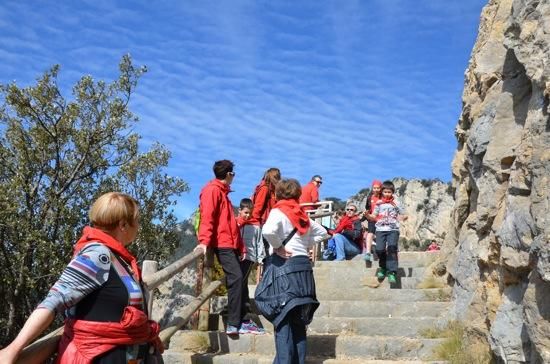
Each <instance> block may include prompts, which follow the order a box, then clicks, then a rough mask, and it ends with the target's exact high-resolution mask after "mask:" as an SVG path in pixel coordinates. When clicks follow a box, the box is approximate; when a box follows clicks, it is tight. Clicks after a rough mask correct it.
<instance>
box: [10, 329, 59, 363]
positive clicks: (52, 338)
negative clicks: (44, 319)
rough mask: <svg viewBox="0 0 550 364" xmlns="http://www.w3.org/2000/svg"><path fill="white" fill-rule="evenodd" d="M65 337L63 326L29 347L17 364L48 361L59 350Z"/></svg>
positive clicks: (20, 356) (24, 350) (22, 353)
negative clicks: (62, 338) (60, 342)
mask: <svg viewBox="0 0 550 364" xmlns="http://www.w3.org/2000/svg"><path fill="white" fill-rule="evenodd" d="M62 335H63V326H61V327H58V328H57V329H55V330H54V331H52V332H50V333H49V334H48V335H46V336H44V337H41V338H40V339H38V340H36V341H35V342H33V343H32V344H30V345H29V346H27V347H26V348H25V349H23V351H22V352H21V354H20V355H19V357H18V358H17V361H16V362H15V363H16V364H37V363H43V362H45V361H46V360H48V359H49V358H50V357H51V356H52V355H53V354H54V353H55V352H56V350H57V345H58V344H59V340H61V336H62Z"/></svg>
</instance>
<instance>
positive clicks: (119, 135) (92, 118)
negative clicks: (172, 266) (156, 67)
mask: <svg viewBox="0 0 550 364" xmlns="http://www.w3.org/2000/svg"><path fill="white" fill-rule="evenodd" d="M119 70H120V75H119V77H118V79H117V80H115V81H114V82H112V83H105V82H103V81H98V82H96V81H94V80H93V79H92V77H91V76H84V77H82V78H81V79H80V80H79V81H78V82H77V83H76V85H75V86H74V87H73V89H72V99H71V100H68V99H66V98H65V97H63V96H62V95H61V92H60V90H59V88H58V86H57V76H58V72H59V67H58V66H54V67H52V68H51V69H50V70H49V71H47V72H46V73H45V74H44V75H43V76H42V77H41V78H39V79H38V80H37V83H36V85H34V86H29V87H26V88H20V87H19V86H17V85H16V84H15V83H12V84H8V85H1V86H0V93H1V94H2V96H3V103H2V105H1V106H0V241H1V242H2V243H1V251H0V270H1V272H0V277H1V278H0V279H1V284H0V295H2V297H4V304H3V305H1V306H0V317H2V319H1V320H2V321H1V322H0V324H2V327H4V328H5V330H4V331H3V332H2V335H1V336H0V343H4V342H6V341H7V340H9V339H11V338H12V337H13V334H14V333H16V332H17V331H18V330H19V329H20V327H21V325H22V324H23V322H24V320H25V319H26V317H27V316H28V315H29V313H30V312H31V311H32V310H33V309H34V307H35V306H36V304H37V303H38V302H39V301H41V300H42V299H43V297H44V296H45V294H46V292H47V291H48V289H49V287H50V286H51V285H52V284H53V283H54V282H55V280H56V278H57V277H58V275H59V274H60V272H61V271H62V269H63V268H64V267H65V265H66V264H67V262H68V261H69V259H70V257H71V250H72V244H73V243H74V242H75V240H76V239H77V238H78V236H79V234H80V231H81V229H82V227H83V226H85V225H86V224H87V212H88V209H89V208H90V205H91V203H92V202H93V200H94V199H95V198H96V197H98V196H99V195H100V194H102V193H104V192H106V191H112V190H118V191H121V192H126V193H128V194H130V195H132V196H134V197H135V198H136V199H137V200H138V201H139V202H140V212H141V228H140V233H139V236H138V238H137V240H136V241H135V242H134V244H133V245H132V246H131V250H133V252H134V253H135V254H136V256H137V257H138V258H139V259H143V258H145V257H147V258H148V259H155V260H160V259H162V258H164V257H166V256H168V255H169V254H170V253H171V252H172V251H173V249H174V247H175V246H176V244H177V243H178V241H179V239H180V236H179V233H178V231H177V229H176V218H175V216H174V215H173V214H172V212H171V207H172V206H173V205H174V204H175V201H174V197H175V196H177V195H180V194H181V193H183V192H185V191H186V190H187V189H188V187H187V184H186V183H185V182H183V181H182V180H181V179H179V178H174V177H170V176H168V175H167V174H166V173H165V172H164V168H165V167H166V166H167V165H168V160H169V159H170V153H169V152H168V151H167V150H166V149H165V148H164V147H163V146H162V145H159V144H154V145H153V146H152V148H151V150H149V151H146V152H143V153H141V152H140V151H139V148H138V141H139V136H138V135H137V134H135V133H133V132H132V126H133V125H134V124H135V123H136V122H137V117H136V116H135V115H134V114H132V112H131V111H130V110H129V108H128V102H129V100H130V96H131V94H132V93H133V92H134V89H135V87H136V85H137V82H138V79H139V78H140V77H141V76H142V74H143V73H144V72H145V71H146V69H145V68H136V67H134V65H133V64H132V61H131V59H130V57H129V56H125V57H123V58H122V60H121V62H120V65H119Z"/></svg>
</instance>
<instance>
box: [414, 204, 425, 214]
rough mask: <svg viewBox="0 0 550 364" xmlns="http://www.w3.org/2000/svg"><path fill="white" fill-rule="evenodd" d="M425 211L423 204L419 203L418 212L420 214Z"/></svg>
mask: <svg viewBox="0 0 550 364" xmlns="http://www.w3.org/2000/svg"><path fill="white" fill-rule="evenodd" d="M423 209H424V204H422V203H419V204H418V205H416V212H420V211H422V210H423Z"/></svg>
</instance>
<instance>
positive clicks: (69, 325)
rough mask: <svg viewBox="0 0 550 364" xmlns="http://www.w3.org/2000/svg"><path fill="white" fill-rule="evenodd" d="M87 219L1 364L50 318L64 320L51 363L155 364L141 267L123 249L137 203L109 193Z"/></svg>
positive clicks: (131, 236)
mask: <svg viewBox="0 0 550 364" xmlns="http://www.w3.org/2000/svg"><path fill="white" fill-rule="evenodd" d="M89 217H90V222H91V225H92V226H87V227H85V228H84V230H83V233H82V236H81V237H80V239H79V240H78V242H77V243H76V245H75V247H74V255H73V258H72V260H71V261H70V263H69V264H68V265H67V267H66V268H65V270H64V271H63V272H62V274H61V276H60V278H59V279H58V281H57V282H56V283H55V284H54V285H53V286H52V288H51V289H50V291H49V293H48V295H47V296H46V298H45V299H44V300H43V301H42V302H41V303H40V304H39V305H38V307H37V308H36V309H35V310H34V312H33V313H32V314H31V315H30V317H29V318H28V319H27V322H26V323H25V325H24V326H23V328H22V329H21V331H20V332H19V334H18V336H17V337H16V338H15V340H14V341H13V342H12V343H11V344H10V345H8V346H7V347H6V348H4V349H2V350H1V351H0V362H1V363H13V362H15V360H16V359H17V357H18V355H19V354H20V352H21V350H22V349H23V348H24V347H25V346H26V345H28V344H29V343H30V342H31V341H32V340H33V339H34V338H36V337H37V336H38V335H39V334H40V333H42V332H43V331H44V330H45V329H46V328H47V327H48V326H49V325H50V323H51V322H52V321H53V320H54V318H55V315H56V314H57V313H64V314H65V317H66V319H65V327H64V332H63V337H62V338H61V341H60V343H59V348H58V356H57V360H56V363H61V364H69V363H92V362H93V363H102V364H103V363H105V364H106V363H109V364H114V363H117V364H118V363H129V362H135V363H139V362H145V358H146V357H148V358H149V360H151V359H155V360H156V362H158V363H160V362H162V358H161V357H160V353H161V352H162V350H163V347H162V343H161V342H160V340H159V337H158V333H159V326H158V324H157V323H156V322H154V321H151V320H148V317H147V313H146V303H145V302H144V295H143V291H142V288H141V275H140V270H139V267H138V265H137V260H136V258H135V257H134V256H133V255H132V254H131V253H130V252H129V251H128V250H127V246H128V245H130V244H131V243H132V242H133V241H134V240H135V239H136V237H137V233H138V229H139V207H138V203H137V201H136V200H135V199H133V198H132V197H130V196H128V195H126V194H123V193H119V192H109V193H106V194H104V195H102V196H100V197H99V198H98V199H97V200H96V201H95V202H94V204H93V205H92V208H91V209H90V213H89ZM140 360H141V361H140ZM155 360H153V362H155ZM148 362H151V361H148Z"/></svg>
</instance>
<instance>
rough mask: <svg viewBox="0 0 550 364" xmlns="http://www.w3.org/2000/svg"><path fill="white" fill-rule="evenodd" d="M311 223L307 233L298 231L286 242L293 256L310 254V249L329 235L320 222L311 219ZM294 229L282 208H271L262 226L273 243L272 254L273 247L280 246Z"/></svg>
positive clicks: (264, 232) (263, 233)
mask: <svg viewBox="0 0 550 364" xmlns="http://www.w3.org/2000/svg"><path fill="white" fill-rule="evenodd" d="M309 224H310V225H309V229H308V230H307V231H306V233H305V234H303V235H300V233H299V232H296V233H295V234H294V236H293V237H292V238H291V239H290V240H289V241H288V242H287V243H286V245H285V247H286V249H287V250H291V251H292V256H296V255H308V249H309V248H311V247H312V246H313V245H315V244H316V243H318V242H320V241H321V240H323V238H325V236H327V231H326V230H325V228H324V227H322V226H321V225H320V224H319V223H316V222H315V221H313V220H311V219H310V220H309ZM293 229H294V226H293V225H292V223H291V222H290V220H289V219H288V217H286V215H285V214H284V213H283V212H282V211H281V210H279V209H276V208H275V209H273V210H271V212H270V213H269V216H268V217H267V221H266V222H265V224H264V226H263V228H262V235H263V236H264V238H265V239H266V240H267V241H268V243H269V245H271V246H270V247H269V252H270V253H271V254H273V248H279V247H280V246H281V245H282V242H283V240H285V239H286V238H287V236H288V235H289V234H290V232H291V231H292V230H293Z"/></svg>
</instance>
